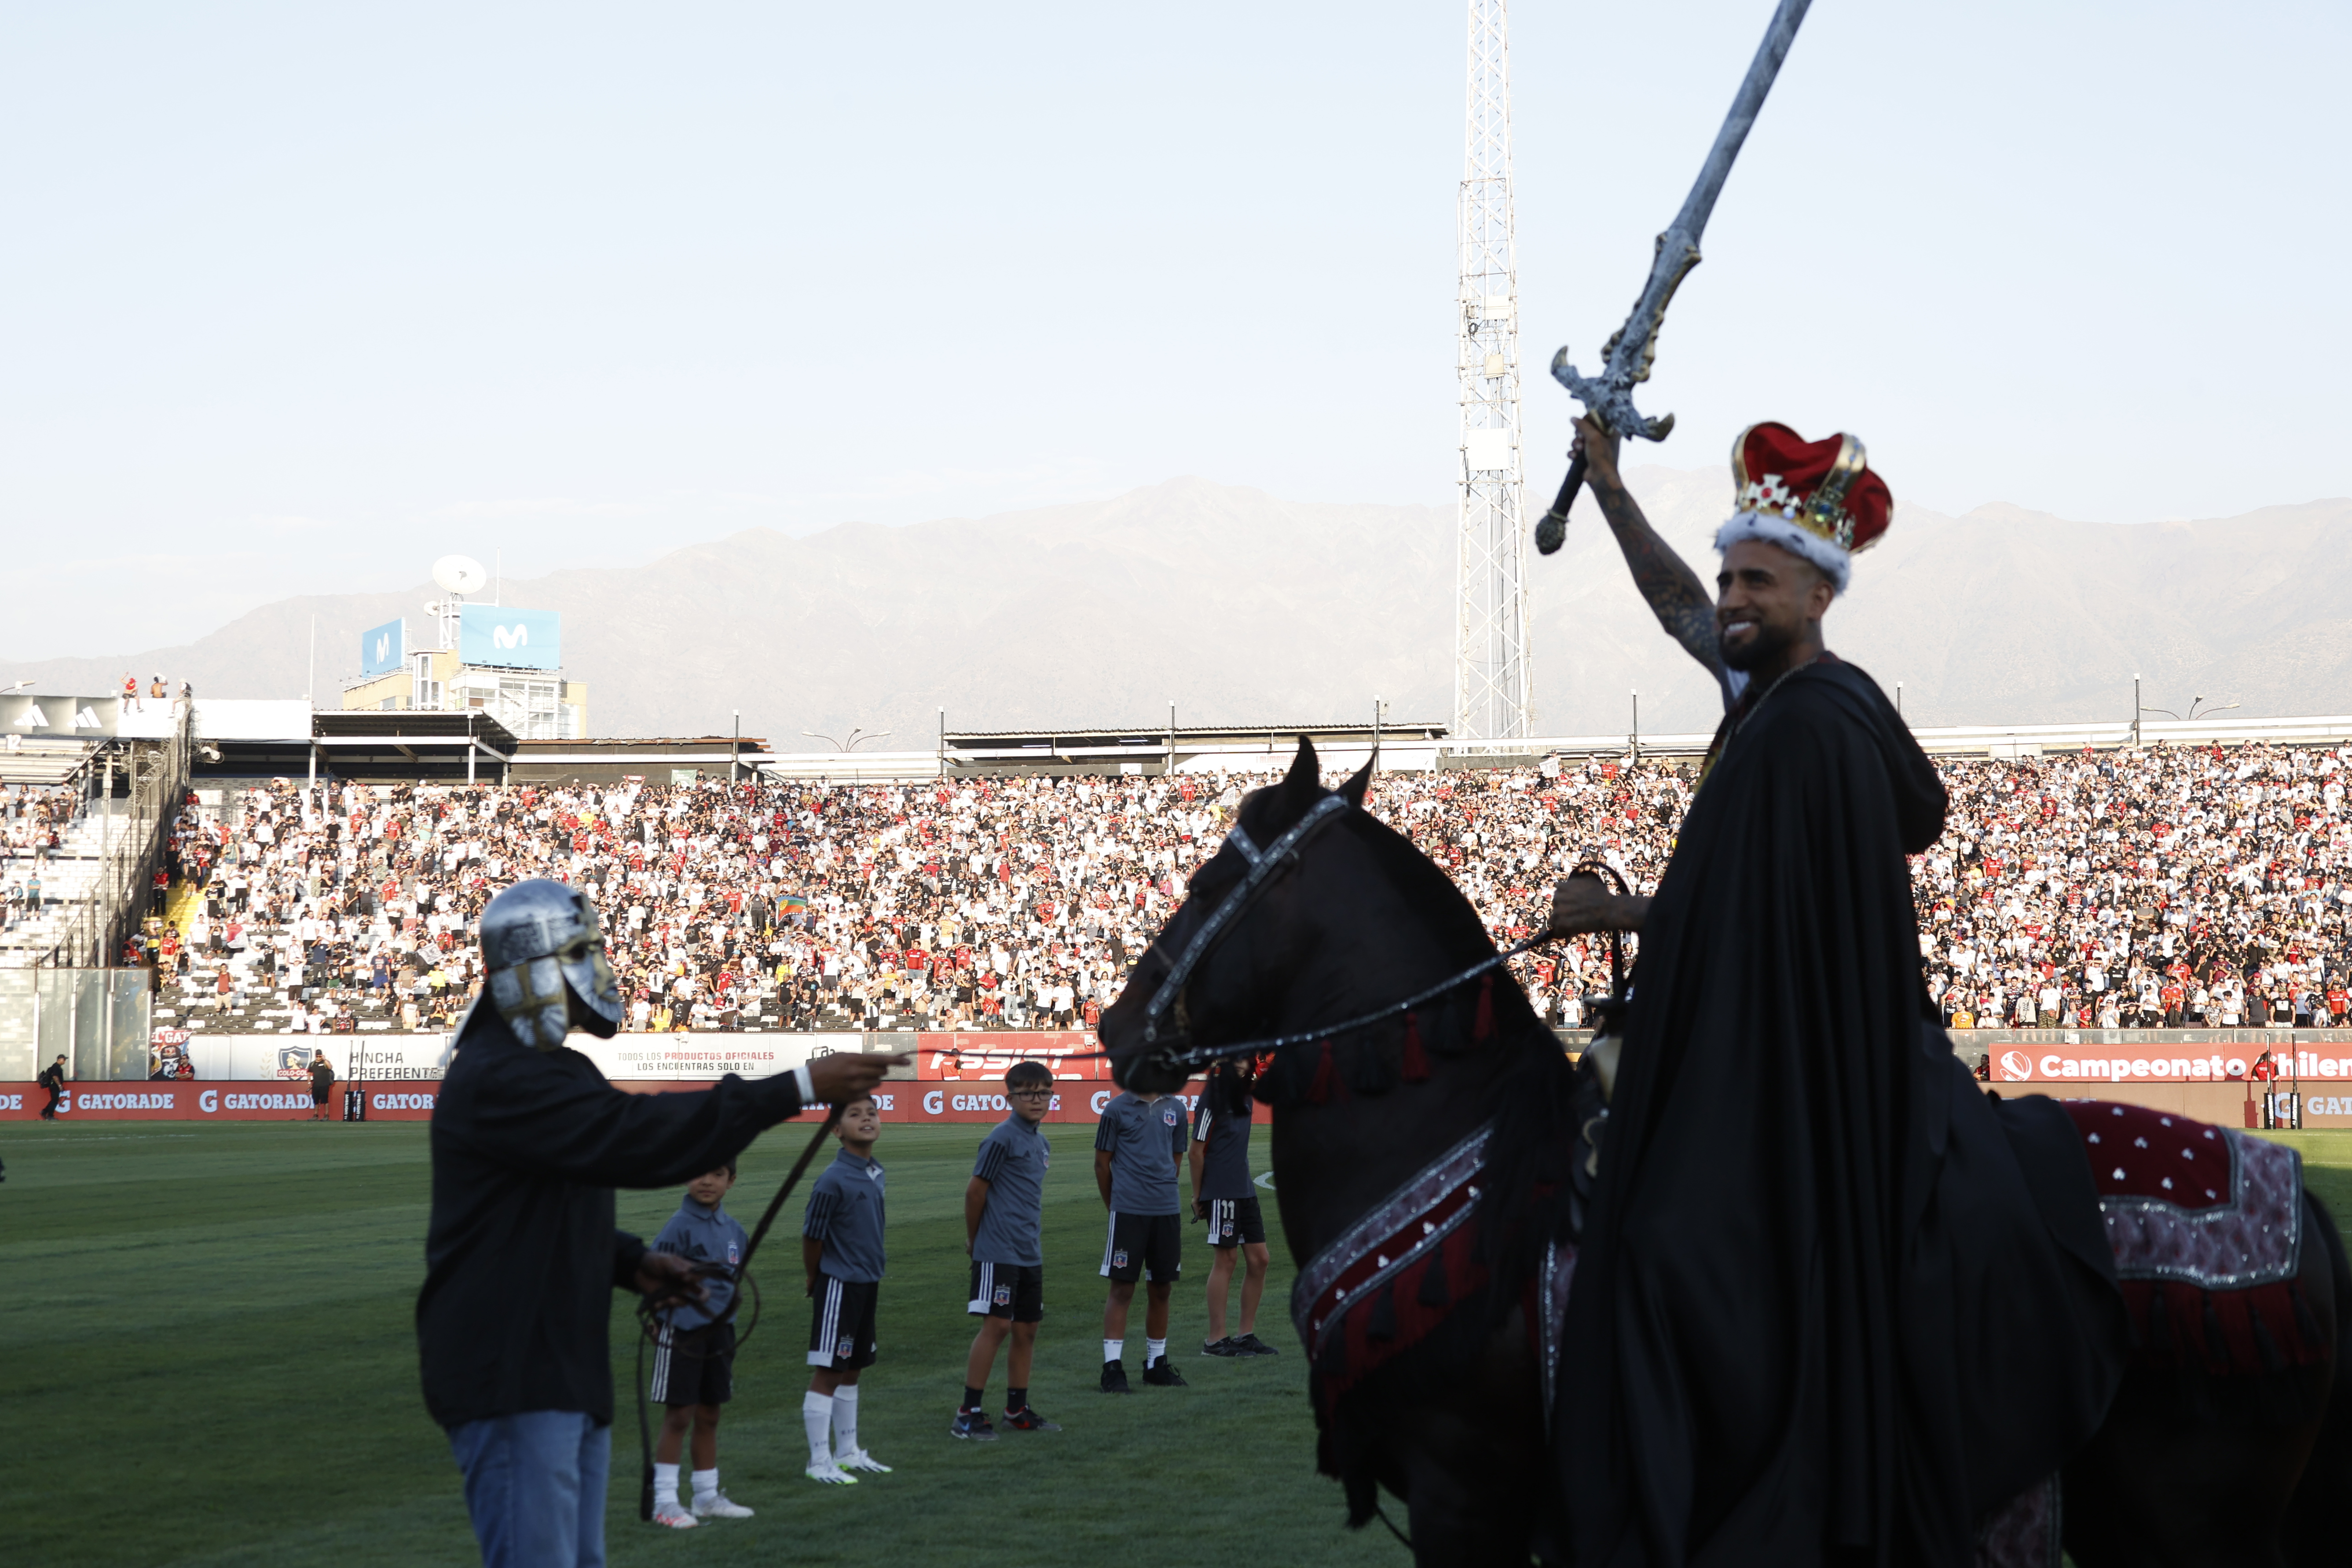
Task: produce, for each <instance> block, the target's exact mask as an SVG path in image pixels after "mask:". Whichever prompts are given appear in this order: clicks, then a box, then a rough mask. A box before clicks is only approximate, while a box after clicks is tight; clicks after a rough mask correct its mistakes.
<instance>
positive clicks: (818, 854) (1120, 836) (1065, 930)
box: [133, 748, 2352, 1031]
mask: <svg viewBox="0 0 2352 1568" xmlns="http://www.w3.org/2000/svg"><path fill="white" fill-rule="evenodd" d="M1939 765H1940V766H1941V768H1942V771H1943V773H1944V776H1945V778H1946V781H1947V783H1948V785H1949V786H1950V788H1951V791H1952V797H1953V804H1952V813H1951V819H1950V824H1949V828H1948V832H1947V833H1946V835H1945V837H1944V839H1943V841H1942V842H1941V843H1940V844H1938V845H1937V846H1936V847H1934V848H1933V849H1932V850H1931V851H1930V852H1929V853H1927V854H1926V855H1923V856H1921V857H1918V858H1916V860H1915V862H1914V868H1915V893H1916V900H1917V904H1918V908H1919V910H1920V912H1921V939H1920V940H1921V952H1922V953H1923V955H1925V957H1926V959H1927V974H1928V987H1929V990H1930V992H1931V994H1932V995H1933V996H1934V998H1935V1000H1936V1001H1937V1005H1939V1006H1941V1007H1942V1008H1943V1010H1944V1013H1945V1016H1946V1018H1947V1020H1948V1022H1950V1023H1951V1024H1953V1025H1954V1026H1957V1027H1969V1026H1995V1025H1999V1026H2013V1027H2014V1026H2025V1027H2032V1026H2040V1027H2053V1026H2058V1025H2059V1024H2060V1022H2061V1021H2062V1020H2063V1023H2064V1024H2065V1026H2118V1025H2120V1026H2157V1025H2171V1026H2183V1025H2188V1026H2194V1025H2198V1024H2210V1025H2231V1024H2238V1023H2247V1022H2257V1021H2263V1020H2278V1021H2284V1020H2286V1019H2289V1018H2293V1017H2295V1016H2302V1017H2303V1018H2304V1019H2305V1021H2309V1019H2310V1017H2311V1016H2313V1015H2314V1010H2317V1011H2318V1012H2320V1013H2324V1014H2326V1015H2329V1016H2334V1017H2337V1018H2340V1017H2342V1016H2343V1013H2344V993H2343V989H2342V980H2341V965H2342V959H2341V935H2342V931H2343V923H2344V910H2345V905H2346V900H2347V897H2352V895H2347V890H2346V887H2345V884H2344V881H2343V878H2344V875H2345V862H2346V851H2347V847H2352V828H2345V827H2342V826H2339V824H2341V823H2342V822H2343V820H2344V819H2343V816H2342V812H2341V807H2342V801H2343V795H2344V788H2343V783H2342V780H2343V772H2342V766H2341V763H2340V760H2339V759H2338V757H2337V756H2336V754H2335V753H2334V752H2320V751H2315V750H2309V749H2304V750H2286V749H2262V748H2246V749H2242V750H2237V751H2230V752H2221V751H2216V750H2211V749H2205V750H2196V751H2179V750H2176V751H2154V752H2142V753H2115V752H2103V753H2098V754H2096V755H2090V756H2081V757H2076V756H2068V757H2063V758H2042V759H2029V760H2023V761H2019V762H2015V763H2003V762H1984V761H1955V762H1946V763H1941V764H1939ZM1695 776H1696V774H1695V769H1694V767H1693V764H1692V763H1690V762H1688V761H1687V760H1679V761H1664V762H1661V761H1639V762H1635V761H1630V760H1607V759H1589V760H1587V759H1555V760H1553V761H1550V762H1547V763H1544V764H1543V765H1542V766H1541V767H1540V768H1523V769H1503V770H1495V771H1485V772H1447V773H1388V774H1383V775H1381V777H1380V778H1379V779H1378V780H1377V781H1376V783H1375V784H1374V787H1373V791H1372V794H1371V796H1370V800H1369V801H1368V805H1370V807H1371V809H1372V810H1374V811H1375V812H1376V813H1378V814H1379V815H1380V816H1381V817H1382V818H1383V819H1385V820H1386V821H1388V822H1390V823H1391V825H1393V826H1396V827H1397V828H1398V829H1399V830H1400V831H1402V832H1404V833H1405V834H1407V835H1408V836H1410V837H1412V840H1413V842H1414V843H1415V844H1416V845H1418V846H1419V847H1421V848H1422V849H1423V851H1424V852H1425V853H1427V854H1428V855H1430V856H1431V857H1432V858H1433V859H1435V860H1436V861H1437V862H1438V863H1439V864H1441V865H1443V866H1444V867H1445V868H1446V869H1447V870H1448V871H1449V873H1450V874H1451V875H1452V876H1453V877H1454V880H1455V882H1456V883H1457V884H1458V885H1459V886H1460V887H1461V888H1462V889H1463V891H1464V892H1465V895H1467V896H1468V897H1469V899H1470V900H1471V901H1472V902H1473V903H1474V904H1475V906H1476V908H1477V910H1478V911H1479V914H1480V916H1481V918H1482V919H1483V920H1484V921H1486V925H1487V927H1488V928H1489V930H1490V931H1492V932H1493V933H1494V935H1495V938H1496V942H1498V943H1501V942H1509V941H1513V940H1516V939H1517V938H1518V937H1521V936H1524V935H1526V934H1528V931H1529V930H1530V929H1531V928H1532V927H1533V926H1534V925H1536V924H1538V923H1539V922H1540V921H1541V920H1542V918H1543V910H1544V909H1545V907H1546V905H1547V903H1548V901H1549V889H1550V887H1551V884H1552V883H1553V882H1554V881H1555V880H1556V879H1558V878H1559V877H1560V876H1562V875H1565V874H1566V873H1567V872H1568V871H1570V869H1572V868H1575V867H1576V866H1578V865H1580V864H1583V863H1585V862H1587V861H1590V860H1600V861H1603V862H1606V863H1607V864H1609V865H1610V866H1612V868H1615V869H1617V870H1618V871H1619V872H1620V873H1621V874H1622V877H1623V878H1624V879H1625V880H1626V881H1627V882H1628V883H1629V884H1630V885H1631V886H1632V887H1633V889H1634V890H1635V891H1641V892H1647V891H1650V890H1652V889H1654V887H1655V885H1656V879H1657V878H1658V876H1659V875H1660V874H1661V872H1662V871H1663V869H1664V864H1665V860H1666V858H1667V856H1668V855H1669V854H1670V853H1671V851H1672V848H1673V845H1674V836H1675V828H1676V826H1677V824H1678V823H1679V822H1680V820H1681V817H1682V814H1683V812H1684V810H1685V807H1686V806H1687V805H1688V803H1689V799H1690V791H1691V788H1692V784H1693V780H1694V778H1695ZM1265 782H1266V779H1265V777H1262V776H1242V775H1238V774H1235V775H1219V774H1209V773H1202V774H1182V773H1180V774H1177V775H1174V776H1172V777H1167V778H1159V777H1135V776H1120V777H1114V778H1067V777H1059V778H1057V777H1045V776H1034V777H1006V778H992V779H981V780H957V781H948V782H944V783H939V784H931V783H925V784H889V785H860V786H825V785H812V784H773V783H761V784H756V785H754V784H726V783H724V782H706V783H702V784H693V785H678V786H673V787H662V786H649V785H645V784H634V783H633V784H622V785H615V786H609V787H575V788H545V787H538V788H534V787H529V786H516V787H510V788H503V789H502V788H496V787H488V786H483V787H470V786H437V785H394V786H380V785H354V784H330V785H325V786H321V787H318V788H311V789H304V788H299V787H297V786H294V785H291V784H286V783H283V782H280V783H278V784H273V785H271V786H269V787H268V788H256V789H249V790H245V791H242V792H233V793H231V794H230V795H226V796H225V797H224V798H222V799H221V801H220V803H219V805H217V806H211V805H206V806H198V805H193V804H192V805H190V807H189V808H188V809H187V810H185V811H184V813H183V815H182V816H181V818H180V821H179V824H178V826H177V828H176V829H175V835H174V843H173V861H174V871H175V879H176V880H177V882H178V883H179V884H180V885H181V886H183V887H193V888H194V889H200V890H201V896H200V897H198V898H194V899H188V898H186V897H185V896H183V900H182V901H181V902H179V903H178V904H176V905H175V907H176V908H178V909H180V910H184V918H183V919H182V920H179V921H174V922H172V923H171V924H168V925H167V926H165V927H164V928H163V930H161V931H159V932H158V933H157V935H156V937H155V939H154V940H155V949H154V952H153V956H154V957H155V958H156V959H158V960H159V961H160V962H161V963H162V965H163V968H164V970H165V973H167V974H168V975H170V976H171V977H172V978H173V982H174V984H175V985H176V987H177V994H176V996H175V997H174V998H173V1001H172V1003H171V1004H170V1009H169V1010H170V1011H172V1012H173V1013H174V1014H177V1015H179V1016H180V1018H181V1020H182V1023H181V1026H184V1027H196V1028H205V1027H212V1028H227V1029H236V1030H245V1029H254V1028H277V1027H291V1028H297V1029H309V1030H312V1031H317V1030H320V1029H345V1028H352V1027H394V1028H409V1029H415V1028H442V1027H446V1026H448V1025H449V1024H450V1023H451V1022H452V1021H454V1019H455V1017H456V1016H457V1013H458V1012H459V1011H461V1010H462V1008H463V1007H464V1005H465V1004H466V1002H467V1000H468V999H469V998H470V997H471V996H472V995H473V994H475V993H476V992H477V991H478V989H479V986H480V984H481V976H480V973H479V966H478V961H477V959H476V957H475V955H474V952H473V949H472V944H471V942H470V941H469V940H468V935H467V933H468V931H470V929H471V926H472V923H473V921H474V918H475V916H476V915H477V914H478V912H479V910H480V909H481V906H482V904H483V903H484V902H485V901H487V900H488V897H489V895H490V894H491V893H492V892H493V891H495V890H496V889H499V888H500V887H503V886H505V885H506V884H507V883H508V882H510V881H513V880H515V879H520V878H522V877H527V876H551V877H560V878H563V879H567V880H570V881H572V882H573V883H575V884H578V885H580V886H583V888H585V889H587V891H588V892H589V894H590V895H591V896H592V897H593V899H594V900H596V902H597V905H598V907H599V908H600V909H601V910H603V911H604V921H605V926H606V930H607V932H608V936H609V945H610V949H611V952H612V956H613V961H614V966H615V968H616V969H617V970H618V971H619V972H620V974H621V977H622V982H623V987H624V994H625V999H626V1001H627V1004H628V1008H629V1017H628V1021H627V1025H626V1026H627V1027H629V1028H631V1029H636V1030H656V1031H665V1030H674V1029H686V1028H696V1029H708V1028H721V1029H725V1028H763V1029H772V1028H868V1029H936V1028H956V1027H980V1028H1080V1027H1087V1026H1092V1025H1093V1024H1094V1023H1095V1022H1096V1020H1097V1018H1098V1017H1099V1016H1100V1015H1101V1011H1102V1009H1103V1008H1104V1007H1106V1006H1108V1005H1109V1003H1110V1002H1111V1000H1112V999H1113V998H1114V997H1115V996H1116V995H1117V994H1118V987H1119V985H1120V984H1121V977H1122V976H1123V974H1124V973H1125V972H1126V970H1127V968H1128V965H1129V963H1130V962H1131V960H1132V959H1133V958H1134V957H1135V956H1136V955H1137V954H1138V953H1139V952H1140V951H1141V950H1142V948H1143V946H1144V945H1145V944H1146V943H1147V942H1149V941H1150V936H1151V934H1152V933H1153V932H1154V931H1157V930H1158V929H1159V927H1160V924H1161V923H1162V922H1163V921H1165V920H1166V919H1167V917H1168V915H1169V913H1170V912H1171V910H1173V909H1174V907H1175V906H1176V905H1177V904H1178V903H1179V902H1180V901H1181V899H1182V897H1183V890H1184V885H1185V881H1186V879H1187V878H1188V877H1189V876H1190V874H1191V872H1192V870H1193V869H1194V868H1196V867H1198V866H1199V865H1200V864H1201V862H1202V860H1203V859H1204V858H1207V857H1208V856H1210V855H1212V854H1213V853H1214V852H1215V850H1216V847H1217V845H1218V843H1219V842H1220V841H1221V840H1222V838H1223V834H1224V830H1225V826H1226V825H1227V824H1228V823H1229V822H1230V821H1231V819H1232V816H1233V814H1234V811H1235V809H1236V808H1237V807H1238V805H1240V802H1241V800H1242V797H1243V795H1244V794H1245V793H1246V792H1247V791H1248V790H1249V789H1251V788H1254V787H1256V786H1257V785H1258V784H1262V783H1265ZM183 928H184V929H183ZM1629 945H1630V944H1629ZM133 956H134V957H136V956H139V955H136V954H134V955H133ZM1628 957H1629V959H1630V957H1631V954H1630V952H1629V954H1628ZM1515 963H1516V964H1517V968H1518V972H1519V974H1520V978H1521V979H1522V981H1523V982H1524V983H1525V984H1526V985H1527V987H1528V991H1529V994H1530V995H1531V996H1532V997H1533V999H1534V1000H1535V1002H1536V1004H1537V1005H1538V1008H1539V1009H1540V1010H1541V1011H1542V1012H1543V1013H1544V1015H1545V1016H1547V1017H1548V1018H1549V1019H1550V1020H1551V1021H1553V1022H1555V1023H1557V1024H1559V1025H1561V1026H1570V1027H1573V1026H1578V1025H1580V1023H1582V1022H1583V1007H1582V1003H1581V1000H1580V999H1581V998H1582V997H1584V996H1587V995H1590V994H1596V993H1599V992H1601V991H1605V990H1606V989H1607V988H1608V985H1609V977H1610V955H1609V950H1608V944H1607V942H1606V941H1605V940H1601V939H1590V940H1585V941H1580V942H1571V943H1569V944H1565V945H1564V946H1562V947H1560V948H1558V949H1551V950H1545V951H1543V952H1537V953H1532V954H1528V955H1526V956H1523V957H1522V958H1520V959H1518V960H1516V961H1515ZM280 1020H282V1021H283V1022H282V1023H281V1022H280Z"/></svg>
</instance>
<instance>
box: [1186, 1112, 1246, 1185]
mask: <svg viewBox="0 0 2352 1568" xmlns="http://www.w3.org/2000/svg"><path fill="white" fill-rule="evenodd" d="M1215 1098H1216V1095H1215V1094H1204V1095H1202V1097H1201V1108H1200V1109H1199V1110H1196V1111H1194V1112H1193V1113H1192V1142H1195V1143H1203V1144H1206V1145H1207V1147H1206V1148H1204V1149H1202V1151H1201V1197H1202V1201H1203V1202H1209V1203H1214V1202H1218V1201H1220V1200H1223V1199H1230V1198H1246V1197H1250V1196H1253V1195H1254V1194H1252V1193H1251V1192H1250V1169H1249V1142H1250V1119H1249V1116H1248V1114H1247V1113H1246V1112H1244V1114H1242V1115H1240V1116H1221V1115H1219V1114H1217V1113H1216V1112H1214V1111H1213V1110H1210V1109H1209V1101H1210V1100H1213V1099H1215Z"/></svg>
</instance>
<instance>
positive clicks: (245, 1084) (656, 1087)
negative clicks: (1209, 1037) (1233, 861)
mask: <svg viewBox="0 0 2352 1568" xmlns="http://www.w3.org/2000/svg"><path fill="white" fill-rule="evenodd" d="M711 1081H712V1080H709V1079H703V1080H694V1079H615V1080H614V1088H616V1089H626V1090H628V1091H629V1092H630V1093H632V1094H664V1093H676V1092H679V1091H682V1090H687V1089H709V1088H710V1087H711ZM354 1087H355V1088H357V1089H359V1091H360V1092H361V1093H362V1094H363V1095H365V1096H366V1097H367V1119H368V1120H369V1121H427V1120H430V1119H431V1117H432V1115H433V1104H434V1100H435V1099H436V1097H437V1095H438V1094H439V1091H440V1086H439V1085H438V1084H437V1083H435V1082H432V1081H408V1082H402V1081H398V1080H386V1079H368V1080H367V1081H365V1082H362V1083H360V1084H357V1085H352V1084H350V1083H347V1082H344V1081H342V1080H341V1075H340V1074H339V1075H338V1080H337V1082H336V1084H335V1089H334V1094H333V1096H332V1098H331V1100H329V1105H330V1106H331V1109H332V1112H333V1114H334V1116H335V1117H336V1118H337V1119H339V1120H340V1119H341V1115H342V1103H343V1093H344V1091H345V1090H346V1089H352V1088H354ZM1117 1093H1118V1086H1116V1085H1114V1084H1108V1083H1103V1084H1087V1083H1079V1084H1071V1085H1068V1086H1066V1087H1065V1088H1064V1089H1061V1090H1060V1092H1058V1093H1056V1094H1055V1096H1054V1099H1053V1103H1052V1104H1051V1106H1050V1107H1049V1108H1048V1109H1047V1110H1046V1112H1045V1120H1046V1121H1049V1122H1074V1123H1076V1124H1078V1125H1081V1126H1089V1127H1090V1126H1092V1125H1093V1124H1094V1123H1096V1122H1097V1121H1101V1120H1102V1110H1103V1107H1104V1106H1106V1105H1108V1104H1109V1103H1110V1100H1111V1097H1112V1096H1113V1095H1115V1094H1117ZM1173 1098H1176V1099H1178V1100H1181V1102H1182V1103H1183V1106H1184V1113H1185V1114H1186V1115H1187V1116H1188V1117H1189V1116H1190V1115H1191V1114H1192V1111H1193V1110H1195V1109H1196V1108H1197V1107H1198V1106H1199V1104H1200V1102H1201V1085H1200V1082H1199V1081H1198V1080H1197V1079H1196V1080H1194V1081H1193V1082H1192V1083H1188V1084H1186V1085H1185V1086H1184V1092H1183V1093H1182V1094H1181V1095H1179V1096H1175V1097H1173ZM47 1103H48V1093H47V1090H45V1089H41V1088H40V1087H39V1086H38V1085H37V1084H30V1083H0V1121H31V1120H33V1119H34V1118H36V1117H37V1116H38V1115H39V1114H40V1112H41V1107H42V1106H44V1105H46V1104H47ZM874 1103H875V1108H876V1109H877V1110H878V1111H880V1112H881V1120H882V1121H887V1122H891V1123H894V1124H900V1125H911V1126H946V1125H958V1124H977V1125H985V1126H993V1125H995V1124H996V1123H997V1122H999V1121H1003V1120H1004V1118H1005V1117H1006V1115H1008V1114H1009V1113H1010V1108H1009V1107H1008V1105H1007V1104H1006V1101H1005V1099H1004V1093H1003V1085H1001V1084H1000V1085H998V1086H997V1087H996V1088H995V1089H987V1088H985V1087H983V1086H981V1085H977V1084H972V1085H959V1084H952V1083H917V1082H906V1081H897V1082H891V1083H886V1084H884V1085H883V1086H882V1087H881V1088H880V1089H877V1090H876V1091H875V1095H874ZM823 1114H824V1113H823V1112H822V1111H821V1110H816V1111H807V1112H803V1114H802V1115H801V1116H799V1117H797V1118H795V1119H794V1120H796V1121H816V1120H818V1119H819V1118H820V1117H821V1116H822V1115H823ZM1271 1115H1272V1113H1271V1112H1270V1111H1268V1110H1266V1108H1265V1106H1262V1105H1261V1106H1259V1107H1258V1108H1257V1115H1256V1117H1255V1120H1256V1121H1260V1122H1265V1121H1268V1120H1270V1118H1271ZM309 1116H310V1084H309V1083H308V1082H307V1081H304V1082H297V1081H295V1080H293V1079H278V1078H271V1079H226V1080H213V1081H197V1082H188V1081H186V1080H180V1081H176V1082H156V1083H96V1082H92V1083H71V1084H68V1085H67V1086H66V1092H65V1096H64V1098H63V1099H62V1100H60V1101H59V1102H58V1119H59V1120H60V1121H299V1120H303V1119H306V1118H308V1117H309Z"/></svg>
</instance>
